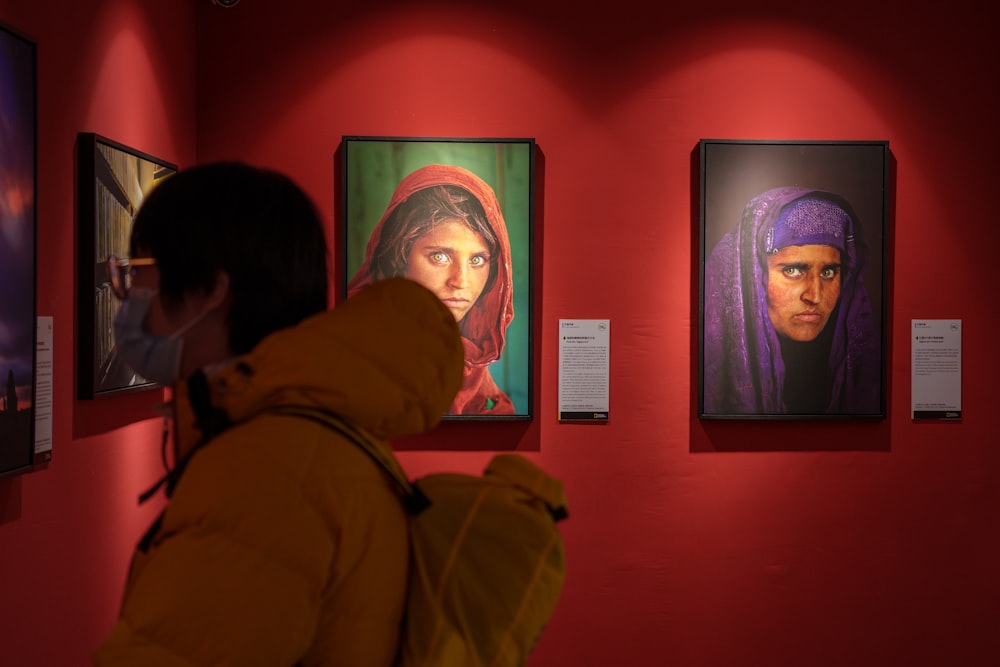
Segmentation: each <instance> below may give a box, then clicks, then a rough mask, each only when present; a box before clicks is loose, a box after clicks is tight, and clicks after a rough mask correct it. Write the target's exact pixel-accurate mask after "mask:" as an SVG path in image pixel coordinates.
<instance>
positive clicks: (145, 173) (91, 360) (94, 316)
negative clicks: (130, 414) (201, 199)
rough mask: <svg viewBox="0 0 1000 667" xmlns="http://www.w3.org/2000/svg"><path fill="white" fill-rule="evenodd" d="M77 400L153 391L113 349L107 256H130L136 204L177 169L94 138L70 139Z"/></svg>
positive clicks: (112, 305)
mask: <svg viewBox="0 0 1000 667" xmlns="http://www.w3.org/2000/svg"><path fill="white" fill-rule="evenodd" d="M77 147H78V153H79V160H78V165H79V166H78V178H79V184H78V188H77V192H78V205H79V211H78V220H77V223H78V258H77V268H78V277H77V286H78V308H77V311H78V321H77V327H78V328H77V341H78V351H77V362H78V363H77V394H78V397H79V398H81V399H94V398H99V397H103V396H110V395H114V394H121V393H125V392H133V391H141V390H145V389H151V388H153V387H157V386H158V385H157V384H156V383H153V382H150V381H148V380H146V379H145V378H143V377H141V376H139V375H136V374H135V373H134V372H133V371H132V370H131V369H130V368H128V366H127V365H126V364H125V363H124V362H122V361H121V359H120V358H119V357H118V355H117V353H116V351H115V348H114V318H115V315H116V314H117V312H118V308H119V305H120V304H119V303H118V299H117V297H115V296H114V294H113V292H112V290H111V284H110V276H109V273H108V268H107V259H108V257H109V256H111V255H114V256H115V257H119V258H124V257H128V255H129V237H130V235H131V232H132V221H133V220H134V218H135V214H136V212H137V211H138V209H139V206H140V205H141V203H142V200H143V199H144V198H145V197H146V195H148V194H149V192H151V191H152V189H153V188H154V187H156V185H157V184H158V183H160V182H161V181H162V180H163V179H165V178H169V177H170V176H171V175H173V174H175V173H177V165H175V164H173V163H171V162H168V161H166V160H163V159H161V158H158V157H155V156H153V155H150V154H149V153H145V152H143V151H140V150H137V149H135V148H131V147H129V146H126V145H125V144H122V143H119V142H117V141H114V140H112V139H109V138H107V137H103V136H101V135H98V134H95V133H93V132H81V133H79V134H78V136H77Z"/></svg>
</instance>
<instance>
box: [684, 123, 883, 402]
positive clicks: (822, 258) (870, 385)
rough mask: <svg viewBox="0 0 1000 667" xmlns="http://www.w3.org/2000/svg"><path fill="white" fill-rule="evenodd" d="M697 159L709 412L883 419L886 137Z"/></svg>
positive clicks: (710, 146)
mask: <svg viewBox="0 0 1000 667" xmlns="http://www.w3.org/2000/svg"><path fill="white" fill-rule="evenodd" d="M699 153H700V178H701V183H700V186H701V202H700V205H701V210H700V216H701V243H700V250H701V255H700V284H699V309H698V310H699V334H700V348H701V349H700V355H699V364H698V373H699V383H698V386H699V392H700V393H699V396H698V409H699V416H700V417H701V418H721V419H741V418H764V419H810V418H811V419H821V418H822V419H831V418H852V419H865V418H884V417H885V395H886V370H885V366H886V352H885V350H886V343H885V329H886V325H885V323H886V312H885V309H886V305H885V304H886V296H885V267H886V224H887V221H886V218H887V211H888V201H887V200H888V185H889V143H888V142H887V141H743V140H717V139H703V140H702V141H701V142H700V145H699Z"/></svg>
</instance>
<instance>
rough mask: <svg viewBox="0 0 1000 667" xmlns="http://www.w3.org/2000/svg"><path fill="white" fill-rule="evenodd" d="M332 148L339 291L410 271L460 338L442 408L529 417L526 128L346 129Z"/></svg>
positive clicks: (460, 414) (530, 178) (471, 414)
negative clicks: (419, 132)
mask: <svg viewBox="0 0 1000 667" xmlns="http://www.w3.org/2000/svg"><path fill="white" fill-rule="evenodd" d="M341 159H342V172H341V173H342V180H343V183H342V190H341V192H342V198H341V201H342V204H343V214H342V234H341V239H340V246H341V256H340V263H339V266H341V267H342V271H343V275H342V280H341V289H340V295H339V296H340V297H341V298H346V297H349V296H350V295H351V294H353V293H355V292H356V291H357V290H360V289H362V288H364V286H366V285H368V284H370V283H372V282H374V281H376V280H380V279H383V278H387V277H390V276H395V275H402V276H406V277H409V278H411V279H413V280H416V281H417V282H420V283H421V284H423V285H424V286H425V287H427V288H428V289H430V290H431V291H432V292H434V293H435V294H436V295H437V296H438V297H439V298H440V299H441V300H442V302H443V303H444V304H445V305H446V306H447V307H448V308H449V310H451V312H452V314H453V315H454V316H455V319H456V320H457V321H458V323H459V326H460V328H461V329H462V335H463V338H464V339H465V350H466V362H465V363H466V369H465V373H466V374H465V383H464V385H463V387H462V389H461V390H460V391H459V394H458V396H457V397H456V399H455V402H454V403H453V404H452V407H451V409H450V410H449V412H448V413H447V415H446V416H445V419H469V420H476V419H530V418H531V417H532V404H533V397H532V332H533V323H532V301H531V300H532V291H533V290H532V252H533V242H532V239H533V236H532V234H533V216H534V178H535V175H534V170H535V142H534V139H458V138H415V137H358V136H349V137H344V138H343V141H342V145H341ZM400 335H406V334H405V332H400Z"/></svg>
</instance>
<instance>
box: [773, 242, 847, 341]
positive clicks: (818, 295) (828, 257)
mask: <svg viewBox="0 0 1000 667" xmlns="http://www.w3.org/2000/svg"><path fill="white" fill-rule="evenodd" d="M767 268H768V277H767V313H768V315H770V317H771V324H773V325H774V328H775V330H776V331H777V332H778V333H779V334H781V335H782V336H786V337H788V338H791V339H792V340H796V341H800V342H808V341H811V340H814V339H815V338H816V336H818V335H819V334H820V332H821V331H823V328H824V327H825V326H826V323H827V321H828V320H829V319H830V315H831V314H832V313H833V310H834V308H836V307H837V301H839V300H840V251H839V250H837V249H836V248H833V247H831V246H828V245H793V246H788V247H786V248H782V249H781V250H779V251H778V252H777V253H775V254H773V255H770V256H769V257H768V258H767Z"/></svg>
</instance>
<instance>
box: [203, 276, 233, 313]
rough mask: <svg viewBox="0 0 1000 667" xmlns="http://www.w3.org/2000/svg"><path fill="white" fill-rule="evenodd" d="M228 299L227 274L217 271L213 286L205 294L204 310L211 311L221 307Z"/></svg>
mask: <svg viewBox="0 0 1000 667" xmlns="http://www.w3.org/2000/svg"><path fill="white" fill-rule="evenodd" d="M228 297H229V274H228V273H226V272H225V271H219V272H218V273H216V274H215V285H213V287H212V289H211V290H209V291H208V292H207V293H206V294H205V304H204V307H205V310H211V309H213V308H217V307H218V306H220V305H222V303H223V302H224V301H225V300H226V299H227V298H228Z"/></svg>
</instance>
